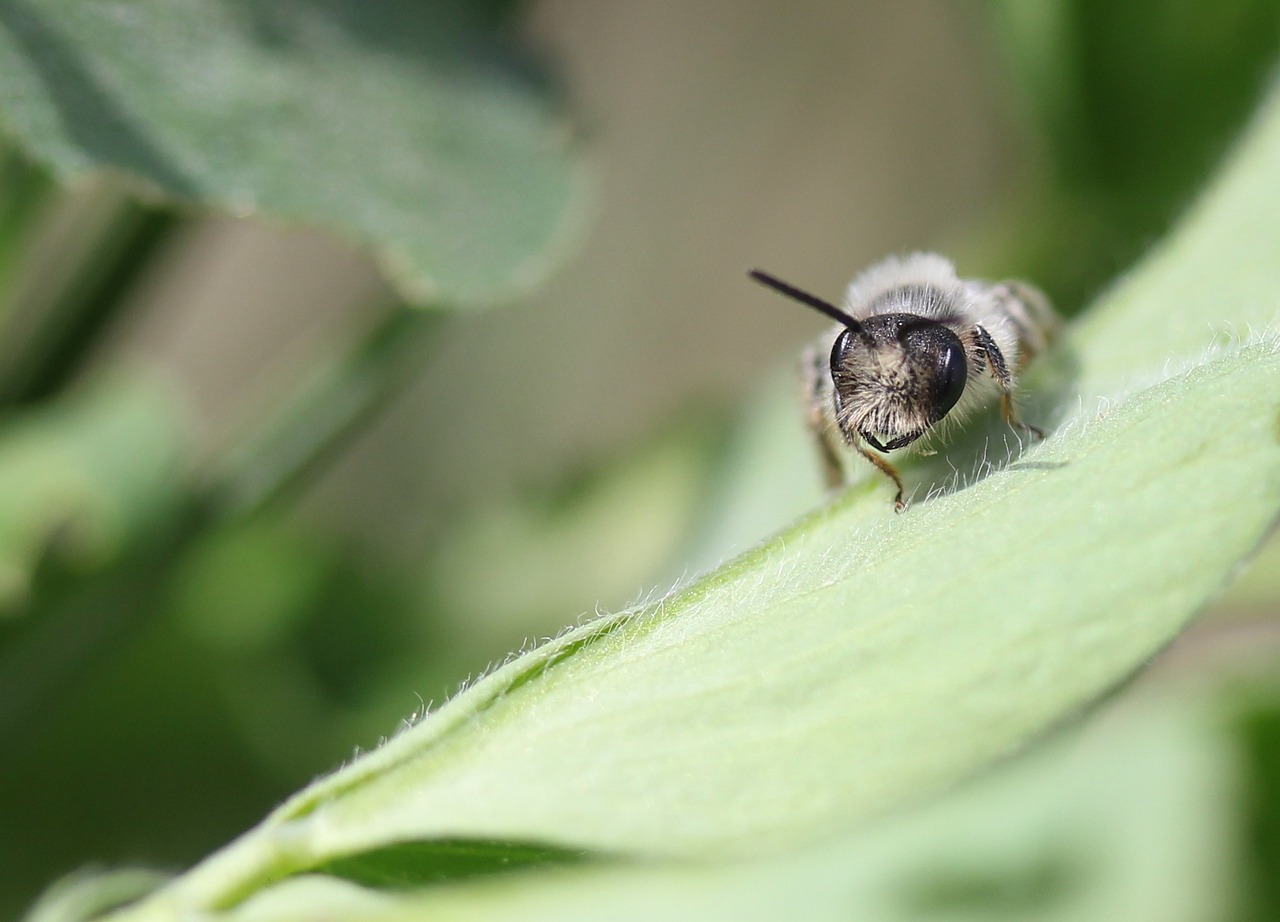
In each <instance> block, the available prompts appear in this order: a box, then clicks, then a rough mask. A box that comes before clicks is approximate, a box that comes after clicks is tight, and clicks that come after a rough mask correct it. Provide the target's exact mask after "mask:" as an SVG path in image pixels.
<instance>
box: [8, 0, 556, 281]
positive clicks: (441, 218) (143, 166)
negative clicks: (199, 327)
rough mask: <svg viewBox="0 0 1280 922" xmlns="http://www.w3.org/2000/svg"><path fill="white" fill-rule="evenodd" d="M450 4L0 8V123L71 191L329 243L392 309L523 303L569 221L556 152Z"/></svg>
mask: <svg viewBox="0 0 1280 922" xmlns="http://www.w3.org/2000/svg"><path fill="white" fill-rule="evenodd" d="M473 18H475V17H472V16H470V15H469V13H468V7H467V4H466V3H462V2H444V3H439V2H433V3H413V2H392V3H359V2H351V0H326V2H318V3H312V2H308V3H298V2H280V3H247V2H225V3H205V2H201V0H102V2H94V3H81V2H77V0H50V2H41V3H32V2H23V0H2V2H0V86H3V88H4V89H3V92H0V120H3V124H4V126H5V127H6V129H7V131H8V133H10V134H11V135H12V136H13V137H14V138H15V139H16V140H17V141H18V142H19V143H21V144H22V145H23V147H24V148H25V149H26V150H27V151H28V152H29V153H31V154H32V155H33V156H35V157H36V158H38V159H39V160H41V161H43V162H44V163H46V164H48V165H49V166H50V167H52V168H53V170H54V171H55V173H56V174H57V175H59V176H61V177H63V178H66V179H75V178H77V177H79V176H81V175H83V174H85V173H87V172H92V171H99V170H110V171H122V172H124V173H126V174H128V175H130V176H132V177H134V178H135V180H139V181H141V182H142V183H143V185H144V186H145V187H146V188H148V189H150V190H152V191H153V192H158V193H160V194H161V195H163V196H166V197H171V198H175V199H177V200H179V201H183V202H194V203H198V204H208V205H211V206H213V207H215V208H219V209H222V210H227V211H230V212H233V213H236V214H248V213H253V212H263V213H266V214H270V215H275V216H278V217H281V218H285V219H288V220H291V221H302V222H307V223H314V224H318V225H322V226H326V227H329V228H332V229H333V230H334V231H335V232H336V233H338V234H339V235H340V236H343V237H346V238H350V239H352V240H353V241H356V242H358V243H361V244H364V245H367V246H369V247H371V248H372V249H373V250H374V252H375V253H376V254H377V256H378V258H379V259H380V261H381V262H382V264H383V266H384V267H385V268H386V269H387V270H389V272H390V274H391V276H392V278H393V279H394V280H395V281H396V282H397V283H398V285H399V287H400V289H401V291H402V292H403V293H404V294H405V296H406V297H408V298H410V299H412V300H415V301H420V302H425V301H431V302H433V303H444V304H450V305H473V304H482V303H486V302H488V301H491V300H494V299H496V298H501V297H508V296H510V295H511V293H512V292H513V291H514V290H516V289H519V288H521V287H523V286H525V285H528V284H530V283H531V282H533V281H534V280H536V279H537V278H538V277H540V276H541V274H542V273H543V272H544V271H545V270H546V268H547V263H548V258H549V256H550V255H551V251H553V250H555V249H556V248H557V246H556V245H557V243H558V242H561V241H562V240H563V239H564V236H565V233H566V231H567V229H568V228H569V226H570V225H571V224H572V219H573V216H574V211H575V208H574V206H575V202H576V191H577V187H578V183H577V177H576V175H575V173H576V168H575V165H574V162H573V158H572V156H571V152H570V141H571V138H570V133H569V131H568V127H567V125H566V123H565V119H564V116H563V114H562V113H561V112H560V111H559V110H558V108H557V105H556V104H555V102H554V101H553V100H552V99H551V98H550V94H549V93H548V92H547V88H546V86H545V85H544V84H543V83H542V82H540V81H539V80H537V79H536V78H535V77H534V75H533V74H532V72H531V70H530V69H529V68H528V67H527V66H525V65H524V64H523V63H521V62H518V61H516V60H514V59H513V58H512V57H511V56H510V55H508V54H506V53H505V52H504V51H503V50H502V49H500V48H499V47H498V46H497V43H496V42H495V41H494V40H493V38H492V36H491V35H489V34H487V30H486V29H485V28H484V26H483V24H481V23H476V22H472V21H470V20H471V19H473Z"/></svg>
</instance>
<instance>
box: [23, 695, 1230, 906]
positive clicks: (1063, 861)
mask: <svg viewBox="0 0 1280 922" xmlns="http://www.w3.org/2000/svg"><path fill="white" fill-rule="evenodd" d="M1208 704H1209V702H1208V701H1206V700H1204V697H1203V696H1201V695H1191V696H1185V695H1183V696H1173V695H1170V694H1169V693H1168V691H1167V690H1166V691H1165V692H1164V693H1163V694H1155V695H1150V694H1149V695H1145V696H1142V697H1141V698H1140V699H1139V700H1138V701H1129V702H1127V703H1126V706H1125V707H1121V708H1117V709H1115V710H1113V711H1112V712H1110V713H1109V714H1108V715H1107V720H1105V721H1101V722H1098V723H1095V724H1091V725H1089V726H1088V727H1087V728H1085V729H1084V732H1082V733H1072V734H1068V735H1066V736H1065V738H1061V739H1058V740H1055V741H1054V744H1053V745H1051V746H1046V747H1041V748H1040V749H1038V750H1037V751H1036V752H1035V753H1034V754H1031V755H1030V756H1029V757H1027V758H1022V759H1018V760H1016V761H1014V762H1012V763H1010V764H1008V765H1006V766H1002V767H1001V768H1000V769H999V770H997V771H995V772H993V773H991V774H990V775H988V776H985V777H983V778H981V779H978V780H977V782H976V783H973V784H969V785H965V786H964V787H963V788H962V789H960V790H957V791H955V792H954V793H953V794H952V795H951V796H949V797H947V798H943V799H940V800H937V801H935V802H932V803H929V804H927V805H925V806H923V807H922V808H918V809H914V810H907V811H903V812H902V813H901V814H899V815H897V816H895V817H893V818H892V819H890V820H888V821H886V822H882V823H878V824H875V825H874V826H873V827H872V828H869V829H867V830H864V831H862V832H860V833H857V834H854V835H846V836H842V837H840V838H837V839H834V840H832V841H829V842H823V843H820V844H818V845H816V846H813V847H807V848H804V849H801V850H799V851H797V852H795V853H789V854H786V855H782V856H771V857H768V858H764V859H755V860H751V861H746V862H731V863H728V864H723V865H719V864H714V865H709V866H708V865H702V866H697V867H689V866H687V865H674V864H671V863H655V864H648V865H638V866H637V865H630V866H616V865H615V866H604V867H596V866H586V867H581V868H576V869H571V870H570V871H569V872H563V871H562V872H560V873H556V874H545V873H544V874H537V875H535V874H525V875H518V876H516V875H513V876H512V877H510V878H508V879H493V878H490V879H488V880H485V881H474V882H465V883H463V884H462V885H460V886H458V885H455V886H448V887H435V888H432V889H430V890H419V891H417V892H413V891H403V892H387V891H388V889H390V888H388V887H385V886H383V887H381V888H380V889H379V890H373V889H369V888H368V887H356V886H352V885H351V884H349V883H348V882H347V881H338V880H333V879H331V878H323V877H314V876H307V877H302V878H298V879H295V880H293V881H289V882H286V883H285V884H283V885H281V886H280V887H277V888H273V889H270V890H268V891H266V892H265V893H263V894H261V895H260V896H257V897H255V898H252V899H250V900H248V901H246V902H245V903H243V904H242V905H241V906H239V907H237V909H236V910H234V911H232V912H229V913H227V914H226V916H219V918H227V919H229V920H234V922H267V920H271V922H283V920H286V919H300V920H301V919H311V918H315V917H317V916H323V915H325V914H329V915H338V916H342V917H344V918H360V919H365V920H386V922H390V920H406V922H408V920H433V922H440V920H467V919H477V920H478V919H496V918H501V919H507V920H517V919H518V920H527V922H533V920H557V922H566V920H574V919H582V920H594V919H602V918H608V919H687V918H696V919H699V920H708V922H711V920H720V919H724V920H734V922H741V920H748V919H761V920H773V919H783V918H803V919H832V920H849V919H857V920H858V922H876V920H886V922H887V920H894V922H908V920H938V919H1054V920H1058V922H1097V920H1099V919H1108V920H1111V919H1115V920H1124V922H1175V920H1177V922H1194V920H1202V919H1214V918H1224V917H1226V916H1225V913H1224V911H1223V910H1224V909H1225V908H1226V906H1224V904H1225V903H1227V901H1228V900H1229V898H1230V895H1231V894H1232V891H1231V890H1230V889H1229V887H1230V884H1231V883H1233V882H1234V878H1233V877H1232V875H1231V872H1232V868H1231V861H1232V859H1233V858H1235V856H1236V851H1235V849H1234V847H1233V846H1234V843H1233V842H1232V841H1231V837H1232V834H1233V833H1234V832H1235V829H1234V828H1233V826H1234V819H1235V818H1234V816H1233V815H1232V809H1231V807H1232V798H1233V795H1234V794H1235V793H1236V788H1237V785H1238V783H1239V782H1238V776H1237V772H1236V768H1237V765H1236V760H1235V759H1234V758H1233V756H1234V755H1235V753H1233V752H1232V751H1231V749H1230V748H1229V742H1230V739H1229V737H1228V736H1227V734H1225V733H1223V732H1222V731H1221V729H1220V728H1218V727H1216V726H1214V725H1213V723H1212V720H1211V719H1206V716H1207V714H1206V712H1207V711H1211V708H1209V707H1206V705H1208ZM33 922H34V920H33Z"/></svg>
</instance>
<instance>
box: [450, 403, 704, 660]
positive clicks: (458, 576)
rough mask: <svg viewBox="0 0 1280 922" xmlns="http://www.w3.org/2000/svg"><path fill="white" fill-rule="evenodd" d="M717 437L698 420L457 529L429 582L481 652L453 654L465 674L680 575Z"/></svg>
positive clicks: (462, 640)
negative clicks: (572, 615)
mask: <svg viewBox="0 0 1280 922" xmlns="http://www.w3.org/2000/svg"><path fill="white" fill-rule="evenodd" d="M716 434H717V433H716V432H715V427H714V426H713V425H712V424H711V422H710V421H709V420H708V419H706V418H699V419H693V420H690V421H688V422H685V423H683V424H681V425H679V426H676V427H673V428H672V429H670V430H668V431H666V432H663V433H660V434H659V435H658V436H657V437H656V438H654V439H653V440H652V441H651V442H650V443H649V444H645V445H642V446H638V447H637V449H636V450H634V451H632V452H630V453H629V454H627V455H625V456H624V457H621V458H620V459H618V460H616V461H615V462H614V463H612V464H607V465H602V466H601V467H599V468H598V469H596V470H593V471H591V472H588V473H587V474H585V475H583V476H581V477H579V478H577V479H576V480H575V481H573V482H571V483H569V484H567V485H566V486H564V487H562V488H561V489H559V490H554V491H552V490H544V491H540V492H536V493H534V494H532V495H528V496H525V497H522V498H521V499H517V500H508V501H507V502H500V501H498V502H493V503H491V504H490V505H488V506H486V507H484V508H481V509H478V510H476V511H475V512H474V513H472V514H470V515H468V516H466V517H464V518H463V519H462V520H461V521H460V522H459V523H458V524H457V525H456V526H455V527H453V528H452V529H451V534H450V537H449V538H448V539H447V540H446V542H445V544H444V546H443V547H442V548H441V549H440V551H439V553H438V555H437V557H436V559H435V560H434V561H433V563H432V567H431V571H430V574H429V579H430V583H431V586H430V589H431V596H432V598H433V600H434V602H435V603H436V605H437V606H438V607H439V608H441V609H442V610H444V611H446V612H448V613H449V617H450V619H451V620H452V621H454V622H455V623H460V624H464V625H466V632H465V635H466V636H465V637H459V638H457V640H458V643H459V645H464V644H465V645H466V646H468V647H471V649H467V650H457V651H455V652H457V653H461V654H464V655H463V656H460V657H459V658H460V659H463V660H465V661H466V662H467V668H478V667H481V666H483V665H484V664H485V662H487V661H492V658H494V657H501V656H502V655H503V654H504V653H505V652H506V651H508V650H510V649H511V648H512V647H513V646H518V645H520V644H521V643H523V642H526V641H527V640H528V639H529V638H531V637H537V636H543V635H546V634H547V633H548V632H554V631H556V630H558V629H559V628H560V627H562V626H563V619H564V615H565V612H566V611H580V612H591V611H593V610H594V609H595V607H596V606H599V605H605V606H608V605H623V604H626V603H627V602H630V601H634V600H635V599H636V597H637V596H638V595H639V594H640V593H641V592H642V591H643V589H644V587H646V586H649V585H652V584H653V583H654V581H656V580H659V579H672V580H674V579H675V578H677V577H679V576H680V575H681V574H680V573H679V572H677V573H674V574H671V573H669V572H668V571H669V570H670V569H671V567H672V563H673V559H674V558H675V555H676V552H677V550H678V549H680V547H681V544H682V541H683V540H684V539H685V538H686V536H687V535H688V534H689V531H690V528H691V522H692V520H693V519H694V518H695V516H696V514H697V511H698V506H699V503H700V502H701V500H702V495H701V494H703V493H704V492H705V489H706V481H707V474H708V469H709V467H710V466H711V465H710V460H711V456H712V453H713V449H714V448H715V447H716V446H715V444H714V442H715V439H714V436H715V435H716ZM619 548H625V549H626V550H625V553H619V552H618V549H619ZM495 644H496V645H497V646H495ZM477 655H479V656H481V657H483V658H482V659H481V660H480V661H479V662H476V657H477ZM464 677H465V673H464V674H463V675H459V676H458V678H459V680H461V679H462V678H464Z"/></svg>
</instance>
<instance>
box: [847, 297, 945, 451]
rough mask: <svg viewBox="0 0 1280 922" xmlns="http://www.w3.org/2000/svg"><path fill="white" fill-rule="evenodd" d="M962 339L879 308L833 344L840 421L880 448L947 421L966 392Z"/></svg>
mask: <svg viewBox="0 0 1280 922" xmlns="http://www.w3.org/2000/svg"><path fill="white" fill-rule="evenodd" d="M969 364H970V363H969V358H968V356H967V355H966V354H965V348H964V344H963V343H962V342H961V341H960V337H958V336H957V335H956V334H955V333H954V332H952V330H950V329H949V328H948V327H947V326H946V325H944V324H942V323H939V322H938V321H936V320H925V319H924V318H921V317H918V316H916V315H914V314H896V313H895V314H881V315H878V316H875V317H871V318H869V319H868V320H867V321H865V322H864V323H862V325H861V329H860V330H858V331H857V332H855V331H854V330H852V329H849V328H845V329H844V330H842V331H841V332H840V333H839V335H837V336H836V341H835V343H834V344H833V346H832V347H831V360H830V368H831V380H832V389H833V393H832V399H833V401H834V405H833V407H832V410H833V414H834V416H835V421H836V424H837V426H839V428H840V429H841V430H842V431H846V432H850V433H854V434H856V435H857V436H858V437H861V438H862V439H864V440H865V441H866V442H867V443H868V444H869V445H870V446H871V447H872V448H875V449H876V450H877V451H893V450H894V449H898V448H904V447H906V446H907V445H910V444H911V443H912V442H914V441H916V440H917V439H919V438H920V437H921V436H923V435H924V434H925V433H927V432H928V431H929V430H930V429H931V428H933V426H934V425H935V424H937V423H939V422H941V421H942V419H943V418H944V417H945V416H946V415H947V413H948V412H950V410H951V408H952V407H954V406H955V405H956V403H957V402H959V400H960V398H961V397H962V396H963V395H964V391H965V386H966V384H967V383H968V377H969Z"/></svg>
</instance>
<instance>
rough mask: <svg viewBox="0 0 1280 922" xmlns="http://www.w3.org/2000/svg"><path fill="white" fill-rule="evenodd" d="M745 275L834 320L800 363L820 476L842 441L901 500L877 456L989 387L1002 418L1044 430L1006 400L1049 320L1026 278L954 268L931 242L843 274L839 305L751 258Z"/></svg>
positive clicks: (986, 399) (972, 403)
mask: <svg viewBox="0 0 1280 922" xmlns="http://www.w3.org/2000/svg"><path fill="white" fill-rule="evenodd" d="M750 275H751V277H752V278H753V279H755V280H756V281H758V282H760V283H761V284H763V285H766V286H768V287H770V288H772V289H774V290H775V291H778V292H780V293H781V294H784V295H786V296H787V297H789V298H793V299H795V300H797V301H800V302H801V303H802V304H806V305H808V306H809V307H812V308H814V309H815V310H817V311H819V312H820V313H822V314H825V315H826V316H828V317H830V318H831V319H832V320H834V321H835V322H836V325H835V326H834V327H833V328H832V329H831V330H830V331H829V332H828V333H827V334H826V335H824V336H823V337H822V339H820V340H819V341H818V342H817V343H816V344H815V345H814V346H812V347H810V348H809V349H808V350H806V351H805V354H804V359H803V365H802V370H803V375H804V383H805V397H806V402H807V404H808V417H807V418H808V423H809V428H810V429H811V430H812V431H813V433H814V436H815V437H816V440H817V443H818V448H819V453H820V456H821V458H822V463H823V469H824V472H825V475H826V479H827V484H828V486H830V487H838V486H840V485H842V484H843V483H844V481H845V475H844V465H843V464H842V462H841V450H842V448H847V449H852V450H853V451H854V452H856V453H858V454H859V455H861V456H862V457H864V458H866V459H867V460H868V461H870V462H871V463H872V464H874V465H875V466H876V467H877V468H879V469H880V470H881V471H882V472H883V473H884V474H885V475H886V476H888V477H889V478H890V479H891V480H892V481H893V483H894V485H895V486H896V487H897V493H896V494H895V496H894V507H895V508H896V509H897V510H898V511H899V512H901V511H902V510H903V509H904V508H905V506H906V504H905V502H904V500H903V486H902V478H901V476H900V475H899V474H898V470H897V468H896V467H894V465H893V463H892V462H891V461H890V460H889V458H888V457H887V456H888V455H889V454H890V453H891V452H895V451H910V450H912V449H914V448H917V447H919V446H920V445H923V444H925V443H926V442H927V441H928V439H929V437H930V436H933V435H935V434H937V433H938V432H939V431H941V430H942V429H943V428H944V427H945V426H948V425H956V424H960V423H962V422H963V420H964V419H965V418H967V417H968V415H969V414H970V413H972V412H974V411H976V410H978V409H981V408H982V407H984V406H987V405H989V404H991V403H992V402H994V401H995V400H997V399H998V400H999V402H1000V409H1001V412H1002V413H1003V415H1004V418H1005V420H1006V421H1007V422H1008V423H1009V424H1010V425H1011V426H1014V427H1015V428H1018V429H1022V430H1024V431H1026V432H1029V433H1031V434H1032V435H1033V436H1036V437H1043V435H1044V433H1043V432H1041V431H1040V430H1039V429H1037V428H1036V427H1035V426H1031V425H1028V424H1027V423H1024V422H1023V421H1022V420H1020V419H1019V418H1018V416H1017V413H1016V410H1015V408H1014V404H1013V394H1014V391H1015V388H1016V384H1017V375H1018V373H1019V372H1021V371H1022V369H1023V368H1025V367H1026V364H1027V362H1029V361H1030V360H1031V359H1032V358H1033V357H1034V356H1035V355H1037V354H1039V353H1040V352H1042V351H1044V349H1045V347H1046V346H1047V345H1048V344H1049V342H1050V340H1051V339H1052V337H1053V335H1054V333H1055V332H1056V330H1057V327H1058V320H1057V317H1056V316H1055V314H1054V312H1053V309H1052V308H1051V307H1050V306H1049V302H1048V300H1047V299H1046V298H1045V296H1044V295H1043V294H1041V293H1040V291H1039V290H1037V289H1036V288H1034V287H1033V286H1031V285H1028V284H1027V283H1025V282H1019V281H1002V282H986V281H969V280H964V279H961V278H959V277H958V276H957V275H956V270H955V266H954V265H952V263H951V261H950V260H948V259H946V258H945V257H942V256H938V255H937V254H934V253H913V254H911V255H908V256H902V257H890V258H888V259H885V260H883V261H882V262H879V263H877V264H876V265H874V266H872V267H870V268H869V269H867V270H866V271H864V272H862V273H861V274H860V275H858V276H857V278H855V279H854V280H853V281H852V282H851V283H850V284H849V288H848V290H847V292H846V294H845V300H844V305H843V307H837V306H836V305H834V304H832V303H830V302H829V301H824V300H823V299H821V298H818V297H816V296H815V295H812V294H809V293H808V292H806V291H803V290H802V289H799V288H796V287H795V286H793V285H790V284H788V283H786V282H783V281H781V280H780V279H778V278H776V277H774V276H772V275H770V274H768V273H766V272H761V271H760V270H758V269H757V270H752V271H751V273H750Z"/></svg>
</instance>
